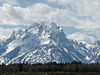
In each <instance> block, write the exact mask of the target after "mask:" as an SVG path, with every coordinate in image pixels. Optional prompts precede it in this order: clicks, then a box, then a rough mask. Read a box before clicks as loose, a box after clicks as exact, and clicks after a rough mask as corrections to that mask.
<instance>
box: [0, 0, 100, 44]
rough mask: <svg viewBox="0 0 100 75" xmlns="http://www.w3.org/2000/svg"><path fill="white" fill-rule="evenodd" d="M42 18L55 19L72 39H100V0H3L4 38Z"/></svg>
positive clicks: (0, 4)
mask: <svg viewBox="0 0 100 75" xmlns="http://www.w3.org/2000/svg"><path fill="white" fill-rule="evenodd" d="M42 21H45V22H46V23H48V24H49V23H51V22H55V23H56V24H57V25H58V26H60V27H61V28H62V29H63V30H64V32H65V34H66V37H67V38H69V39H73V40H77V41H84V42H88V43H93V42H94V41H96V40H100V0H0V39H3V38H5V37H7V36H8V35H9V33H11V32H12V30H14V28H15V27H23V26H24V27H27V26H29V25H31V24H32V23H33V22H42ZM4 31H6V33H4Z"/></svg>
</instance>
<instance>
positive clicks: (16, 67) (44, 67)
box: [0, 62, 100, 72]
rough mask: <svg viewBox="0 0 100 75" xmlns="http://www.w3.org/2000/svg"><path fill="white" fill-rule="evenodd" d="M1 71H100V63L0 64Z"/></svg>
mask: <svg viewBox="0 0 100 75" xmlns="http://www.w3.org/2000/svg"><path fill="white" fill-rule="evenodd" d="M0 72H100V64H99V63H96V64H83V63H81V62H72V63H56V62H49V63H45V64H42V63H37V64H28V63H19V64H9V65H5V64H2V65H0Z"/></svg>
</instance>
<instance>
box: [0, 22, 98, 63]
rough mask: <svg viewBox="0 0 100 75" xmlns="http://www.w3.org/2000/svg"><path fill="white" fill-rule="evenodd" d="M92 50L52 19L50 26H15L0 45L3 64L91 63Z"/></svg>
mask: <svg viewBox="0 0 100 75" xmlns="http://www.w3.org/2000/svg"><path fill="white" fill-rule="evenodd" d="M93 49H94V48H92V47H89V48H87V47H86V44H83V43H82V42H81V43H80V42H77V41H73V40H69V39H67V38H66V36H65V34H64V32H63V30H62V29H61V28H60V27H59V26H57V25H56V24H55V23H53V22H52V23H51V24H49V25H48V24H46V23H44V22H43V23H40V24H39V23H34V24H33V25H31V26H30V27H29V28H28V29H25V30H23V29H20V28H18V29H16V30H15V31H13V33H12V34H11V36H10V37H9V38H8V39H7V40H6V41H4V42H3V43H2V45H1V44H0V50H1V53H0V59H2V60H0V63H5V64H10V63H25V62H28V63H30V64H31V63H45V62H53V61H56V62H64V63H65V62H72V61H82V62H85V63H89V62H91V61H93V58H94V56H96V55H95V54H94V55H91V54H93V53H92V52H93ZM90 51H92V52H90ZM95 53H96V52H95ZM95 59H97V58H95Z"/></svg>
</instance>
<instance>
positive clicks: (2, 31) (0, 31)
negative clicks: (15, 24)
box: [0, 27, 14, 40]
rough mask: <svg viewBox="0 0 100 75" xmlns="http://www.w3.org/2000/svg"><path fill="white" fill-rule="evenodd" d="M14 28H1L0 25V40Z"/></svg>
mask: <svg viewBox="0 0 100 75" xmlns="http://www.w3.org/2000/svg"><path fill="white" fill-rule="evenodd" d="M13 30H14V29H10V28H6V29H5V28H1V27H0V40H3V39H5V38H7V37H9V35H10V34H11V33H12V31H13Z"/></svg>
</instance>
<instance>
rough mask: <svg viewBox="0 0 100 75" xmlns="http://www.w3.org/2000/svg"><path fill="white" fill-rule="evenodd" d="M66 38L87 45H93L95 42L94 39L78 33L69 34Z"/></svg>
mask: <svg viewBox="0 0 100 75" xmlns="http://www.w3.org/2000/svg"><path fill="white" fill-rule="evenodd" d="M67 38H69V39H73V40H76V41H79V42H86V43H88V44H91V43H94V42H95V41H96V39H95V38H93V37H91V36H88V35H87V34H84V33H80V32H77V33H74V34H69V35H67Z"/></svg>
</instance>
